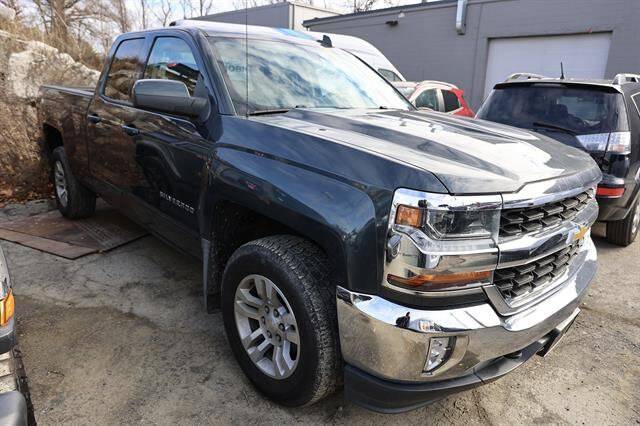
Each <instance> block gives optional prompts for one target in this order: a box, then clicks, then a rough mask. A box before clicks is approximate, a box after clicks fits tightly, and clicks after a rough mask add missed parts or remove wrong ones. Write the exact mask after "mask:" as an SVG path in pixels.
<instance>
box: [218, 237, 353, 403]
mask: <svg viewBox="0 0 640 426" xmlns="http://www.w3.org/2000/svg"><path fill="white" fill-rule="evenodd" d="M222 313H223V318H224V326H225V331H226V333H227V338H228V339H229V343H230V345H231V348H232V350H233V352H234V355H235V356H236V359H237V360H238V362H239V364H240V367H241V368H242V370H243V371H244V373H245V374H246V375H247V377H248V378H249V380H251V382H252V383H253V384H254V385H255V386H256V388H258V390H260V391H261V392H262V393H263V394H265V395H266V396H267V397H269V398H271V399H272V400H274V401H276V402H278V403H281V404H284V405H289V406H299V405H305V404H312V403H314V402H316V401H318V400H319V399H321V398H323V397H325V396H327V395H329V394H330V393H332V392H333V391H334V390H335V388H336V386H337V382H338V374H339V367H340V365H339V363H340V359H339V353H338V334H337V322H336V305H335V295H334V292H333V291H331V287H330V283H329V268H328V266H327V262H326V260H325V257H324V254H323V253H322V252H321V251H320V250H319V249H318V248H317V247H316V246H314V245H313V244H311V243H309V242H307V241H305V240H303V239H301V238H298V237H293V236H275V237H268V238H262V239H260V240H256V241H252V242H250V243H247V244H245V245H243V246H242V247H240V248H239V249H238V250H237V251H236V252H235V253H234V254H233V256H231V259H229V262H228V263H227V267H226V268H225V272H224V277H223V282H222Z"/></svg>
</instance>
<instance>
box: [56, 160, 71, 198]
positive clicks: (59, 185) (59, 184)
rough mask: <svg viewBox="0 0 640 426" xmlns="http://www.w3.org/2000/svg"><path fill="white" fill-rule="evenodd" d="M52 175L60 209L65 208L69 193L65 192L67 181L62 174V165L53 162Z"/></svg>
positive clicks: (58, 162)
mask: <svg viewBox="0 0 640 426" xmlns="http://www.w3.org/2000/svg"><path fill="white" fill-rule="evenodd" d="M53 173H54V180H55V186H56V194H57V195H58V200H59V201H60V204H61V205H62V207H67V203H68V202H69V193H68V192H67V179H66V176H65V174H64V168H63V167H62V163H61V162H60V161H56V162H55V165H54V170H53Z"/></svg>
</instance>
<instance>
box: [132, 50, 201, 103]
mask: <svg viewBox="0 0 640 426" xmlns="http://www.w3.org/2000/svg"><path fill="white" fill-rule="evenodd" d="M199 77H200V71H199V70H198V65H196V59H195V57H194V56H193V53H192V52H191V49H190V48H189V45H188V44H187V43H186V42H185V41H184V40H182V39H179V38H176V37H160V38H158V39H156V42H155V43H154V44H153V48H152V49H151V55H150V56H149V61H148V62H147V68H146V69H145V71H144V78H159V79H166V80H176V81H181V82H183V83H184V84H186V85H187V89H189V93H190V94H191V96H193V92H194V90H195V88H196V83H197V82H198V78H199Z"/></svg>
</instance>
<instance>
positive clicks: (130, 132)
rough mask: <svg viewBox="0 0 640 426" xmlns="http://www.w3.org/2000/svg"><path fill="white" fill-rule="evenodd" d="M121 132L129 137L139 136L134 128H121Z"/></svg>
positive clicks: (138, 132) (138, 131)
mask: <svg viewBox="0 0 640 426" xmlns="http://www.w3.org/2000/svg"><path fill="white" fill-rule="evenodd" d="M122 131H123V132H125V133H126V134H127V135H129V136H137V135H139V134H140V130H138V129H136V128H135V127H134V126H122Z"/></svg>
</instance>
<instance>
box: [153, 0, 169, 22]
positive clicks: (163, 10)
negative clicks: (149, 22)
mask: <svg viewBox="0 0 640 426" xmlns="http://www.w3.org/2000/svg"><path fill="white" fill-rule="evenodd" d="M158 9H159V10H158ZM153 14H154V15H155V16H156V19H157V20H158V21H160V24H162V26H163V27H166V26H167V25H169V23H170V22H171V19H172V16H173V7H172V6H171V0H161V2H160V7H159V8H158V7H155V8H154V9H153Z"/></svg>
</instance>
